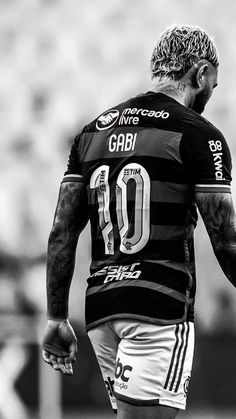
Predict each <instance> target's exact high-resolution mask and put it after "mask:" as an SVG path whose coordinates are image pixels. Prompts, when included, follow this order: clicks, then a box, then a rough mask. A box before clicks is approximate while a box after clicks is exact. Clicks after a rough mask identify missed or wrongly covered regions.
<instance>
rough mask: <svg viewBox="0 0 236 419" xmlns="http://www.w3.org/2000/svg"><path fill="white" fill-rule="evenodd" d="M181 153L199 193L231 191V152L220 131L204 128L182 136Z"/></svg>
mask: <svg viewBox="0 0 236 419" xmlns="http://www.w3.org/2000/svg"><path fill="white" fill-rule="evenodd" d="M181 155H182V158H183V162H184V164H185V166H186V167H187V171H188V173H189V176H190V179H191V181H192V182H193V183H194V185H195V191H196V192H230V184H231V180H232V178H231V171H232V162H231V154H230V150H229V147H228V145H227V142H226V140H225V138H224V136H223V135H222V134H221V132H220V131H219V130H217V129H216V128H214V129H213V128H211V129H209V128H208V129H205V130H203V129H201V130H198V132H196V131H195V133H194V135H188V136H185V137H183V139H182V144H181Z"/></svg>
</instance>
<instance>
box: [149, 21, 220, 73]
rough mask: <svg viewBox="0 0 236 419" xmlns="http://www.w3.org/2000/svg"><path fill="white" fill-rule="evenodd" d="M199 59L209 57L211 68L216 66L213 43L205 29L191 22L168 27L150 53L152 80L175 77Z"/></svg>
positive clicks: (215, 50)
mask: <svg viewBox="0 0 236 419" xmlns="http://www.w3.org/2000/svg"><path fill="white" fill-rule="evenodd" d="M201 59H206V60H208V61H209V62H210V63H211V64H212V65H213V66H214V67H218V66H219V59H218V53H217V49H216V46H215V44H214V42H213V40H212V38H211V37H210V36H209V35H207V33H206V32H205V31H204V30H202V29H200V28H199V27H197V26H191V25H184V26H177V25H175V26H172V27H170V28H167V29H166V30H165V31H164V32H163V33H162V34H161V36H160V39H159V41H158V43H157V45H156V47H155V48H154V51H153V53H152V57H151V75H152V79H154V78H155V77H170V78H172V79H174V80H178V79H180V78H181V77H182V76H183V75H184V74H185V73H186V72H187V71H188V70H189V69H190V68H191V67H192V66H193V65H194V64H195V63H197V62H198V61H199V60H201Z"/></svg>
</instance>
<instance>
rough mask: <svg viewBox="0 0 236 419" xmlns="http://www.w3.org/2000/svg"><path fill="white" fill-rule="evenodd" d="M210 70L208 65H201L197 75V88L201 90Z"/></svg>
mask: <svg viewBox="0 0 236 419" xmlns="http://www.w3.org/2000/svg"><path fill="white" fill-rule="evenodd" d="M207 70H208V64H206V63H205V64H201V65H200V67H199V68H198V70H197V71H196V73H195V87H197V88H201V87H202V85H203V84H204V82H205V80H204V78H205V75H206V72H207Z"/></svg>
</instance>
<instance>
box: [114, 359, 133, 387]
mask: <svg viewBox="0 0 236 419" xmlns="http://www.w3.org/2000/svg"><path fill="white" fill-rule="evenodd" d="M132 369H133V367H131V366H130V365H123V364H122V363H121V362H120V358H118V360H117V362H116V370H115V378H116V379H118V378H120V379H121V380H122V381H123V383H118V382H117V381H115V386H116V387H119V389H120V390H122V389H125V390H126V389H127V388H128V386H127V385H126V384H125V383H127V382H128V381H129V379H130V377H129V375H130V374H129V373H131V371H132Z"/></svg>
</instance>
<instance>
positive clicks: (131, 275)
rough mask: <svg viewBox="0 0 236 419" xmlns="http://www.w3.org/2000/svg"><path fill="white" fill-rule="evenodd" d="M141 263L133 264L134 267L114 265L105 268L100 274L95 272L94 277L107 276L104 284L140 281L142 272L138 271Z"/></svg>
mask: <svg viewBox="0 0 236 419" xmlns="http://www.w3.org/2000/svg"><path fill="white" fill-rule="evenodd" d="M139 265H140V263H132V265H114V266H105V268H103V269H101V270H100V271H98V272H95V274H93V275H92V277H93V276H100V275H106V278H105V279H104V281H103V283H104V284H106V283H107V282H111V281H122V279H138V278H139V276H140V275H141V273H142V271H140V270H137V267H138V266H139Z"/></svg>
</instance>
